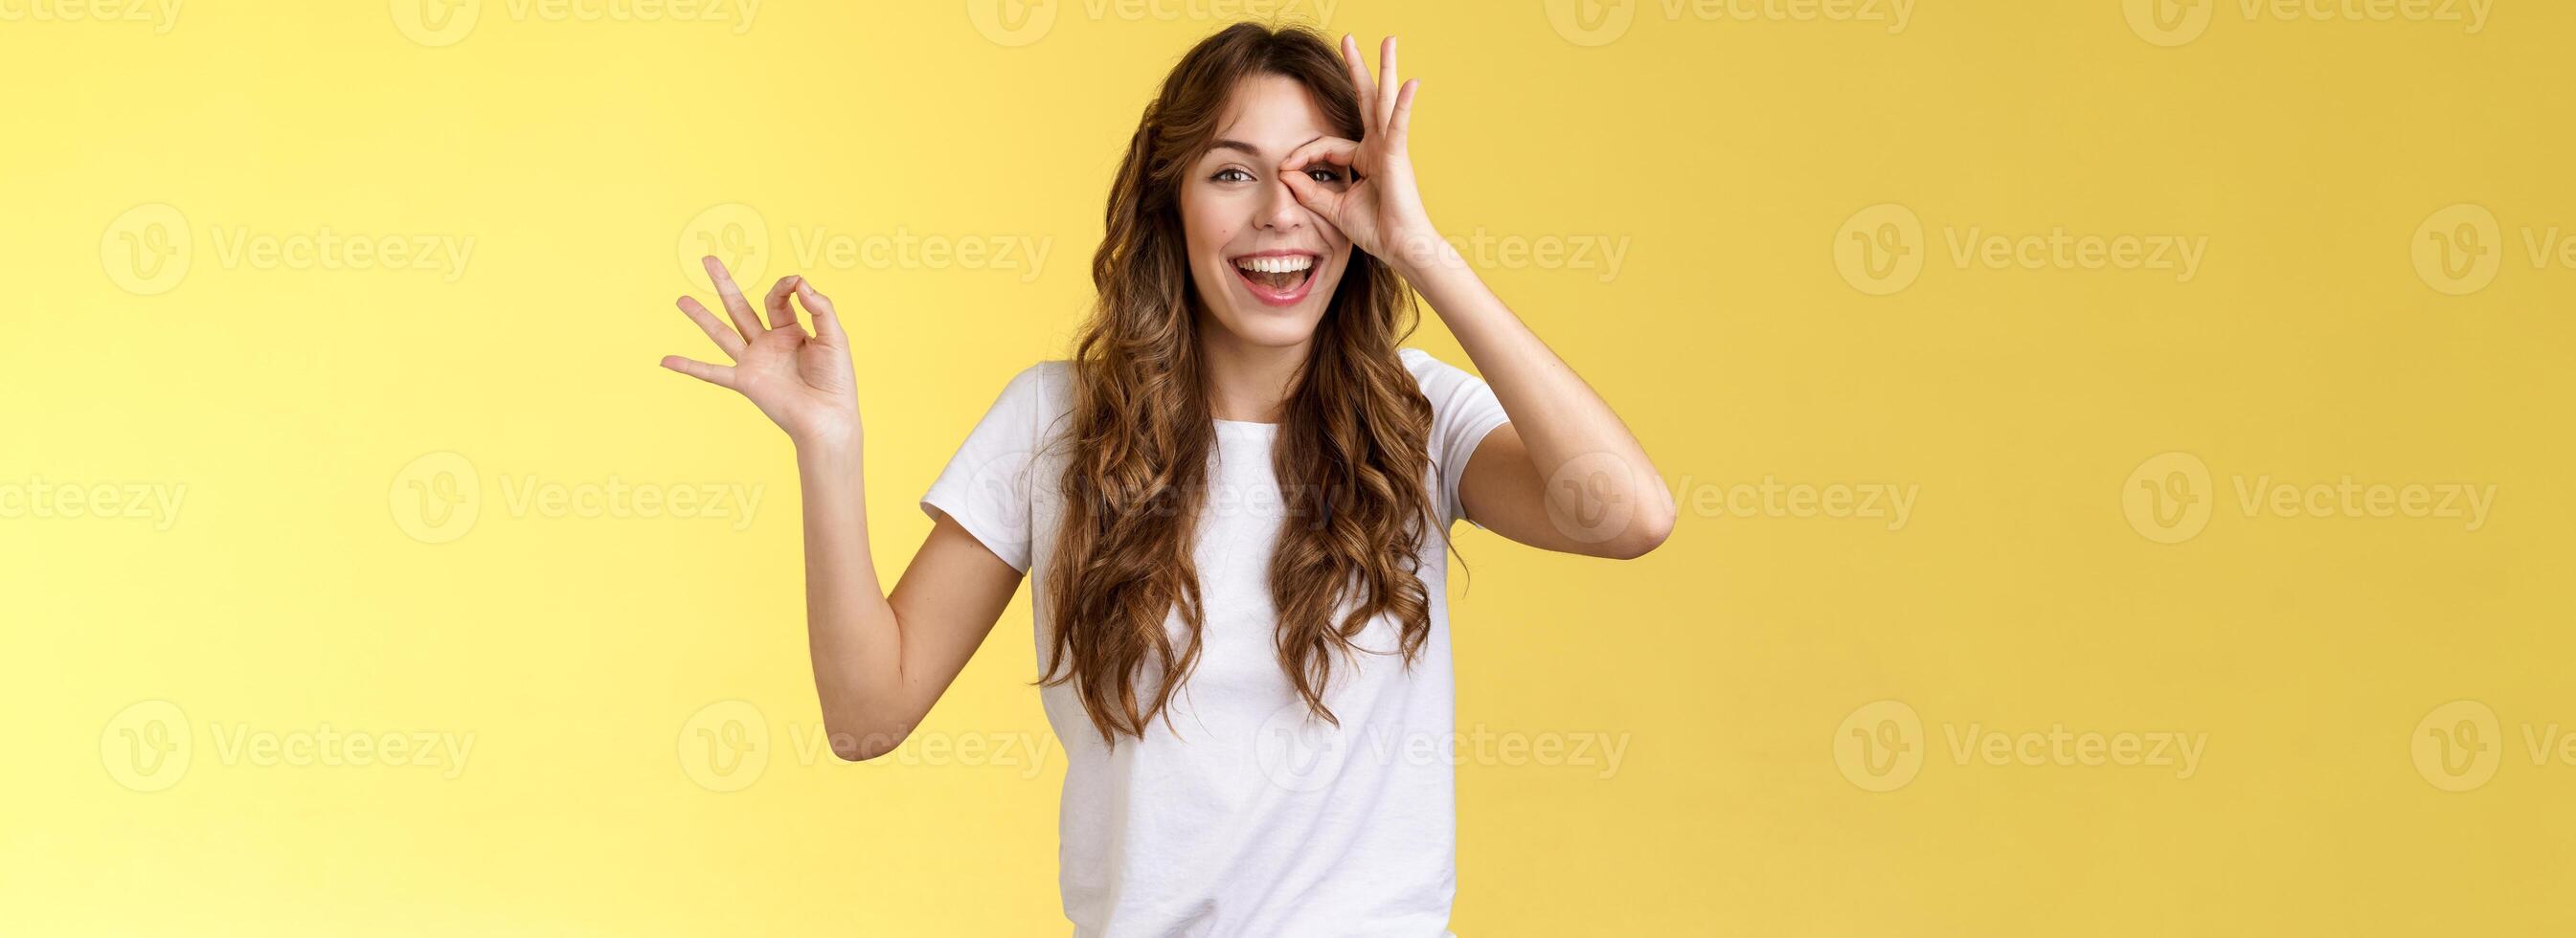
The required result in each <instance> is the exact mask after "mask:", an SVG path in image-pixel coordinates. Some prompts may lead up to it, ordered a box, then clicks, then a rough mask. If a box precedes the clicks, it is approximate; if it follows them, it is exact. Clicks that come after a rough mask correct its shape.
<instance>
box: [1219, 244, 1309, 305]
mask: <svg viewBox="0 0 2576 938" xmlns="http://www.w3.org/2000/svg"><path fill="white" fill-rule="evenodd" d="M1315 261H1316V258H1315V255H1312V254H1305V253H1300V252H1294V251H1291V252H1285V253H1265V254H1247V255H1245V256H1242V257H1238V258H1235V259H1234V273H1235V275H1236V276H1239V277H1241V278H1243V285H1244V288H1245V289H1247V290H1249V291H1251V293H1252V296H1253V298H1254V299H1257V300H1260V301H1261V302H1264V303H1267V304H1270V305H1272V306H1288V305H1291V304H1294V303H1296V302H1297V301H1299V300H1302V299H1305V298H1306V289H1307V287H1309V286H1311V285H1312V284H1313V283H1314V279H1315Z"/></svg>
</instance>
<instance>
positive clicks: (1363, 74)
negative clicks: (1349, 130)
mask: <svg viewBox="0 0 2576 938" xmlns="http://www.w3.org/2000/svg"><path fill="white" fill-rule="evenodd" d="M1342 68H1343V70H1344V71H1348V72H1350V73H1351V90H1352V91H1354V92H1357V93H1358V94H1359V98H1360V135H1361V136H1363V137H1365V136H1367V135H1368V129H1369V122H1370V121H1371V120H1374V119H1375V118H1376V116H1377V85H1375V84H1373V83H1371V82H1370V81H1369V73H1368V63H1367V62H1365V61H1363V60H1361V59H1360V41H1359V40H1357V39H1353V38H1351V36H1350V34H1349V33H1344V34H1342Z"/></svg>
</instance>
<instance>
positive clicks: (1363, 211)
mask: <svg viewBox="0 0 2576 938" xmlns="http://www.w3.org/2000/svg"><path fill="white" fill-rule="evenodd" d="M1342 64H1343V66H1344V67H1346V68H1348V69H1349V70H1350V73H1351V84H1352V85H1353V86H1355V87H1356V88H1357V89H1358V90H1359V97H1360V123H1361V125H1362V128H1363V133H1362V134H1361V135H1360V139H1359V140H1357V141H1351V140H1344V139H1342V138H1340V137H1325V138H1322V139H1319V140H1316V141H1313V142H1311V143H1308V144H1306V145H1305V146H1302V147H1298V148H1297V149H1296V150H1295V151H1294V152H1291V153H1289V154H1288V157H1287V158H1286V159H1283V160H1281V161H1279V169H1280V174H1281V177H1282V178H1284V179H1286V180H1287V182H1288V188H1289V190H1290V191H1291V192H1294V193H1296V195H1297V201H1298V202H1299V203H1301V204H1303V205H1305V206H1306V208H1307V209H1308V210H1311V211H1313V212H1314V213H1315V214H1317V215H1320V216H1323V218H1324V220H1325V221H1327V222H1331V223H1332V225H1333V227H1335V228H1339V229H1341V231H1342V234H1343V235H1344V236H1346V237H1348V238H1350V239H1351V244H1352V245H1353V246H1355V247H1357V248H1359V249H1360V250H1362V251H1366V252H1368V253H1369V254H1370V255H1371V256H1373V257H1376V258H1379V259H1380V260H1384V261H1386V262H1388V263H1390V264H1393V265H1395V267H1396V268H1397V269H1398V270H1407V269H1415V268H1419V267H1421V266H1424V265H1426V264H1429V263H1431V262H1432V261H1434V260H1435V259H1437V257H1438V256H1439V254H1440V252H1441V249H1443V248H1446V247H1447V246H1448V244H1447V242H1444V241H1442V240H1440V233H1439V231H1438V230H1437V229H1434V228H1433V227H1432V226H1431V217H1430V215H1429V214H1428V213H1426V212H1424V211H1423V209H1422V192H1421V190H1420V189H1418V188H1416V187H1415V185H1414V182H1413V159H1412V157H1410V156H1407V155H1406V154H1405V150H1404V138H1405V133H1406V130H1407V128H1409V127H1410V126H1411V124H1412V120H1413V92H1414V89H1415V88H1418V87H1420V86H1421V84H1422V82H1421V81H1419V80H1415V81H1408V82H1404V83H1403V84H1402V85H1401V86H1398V85H1397V84H1396V72H1395V37H1393V36H1388V37H1387V38H1386V42H1385V43H1384V44H1382V45H1380V46H1379V47H1378V73H1377V77H1376V78H1375V79H1374V80H1372V79H1371V78H1370V77H1369V72H1368V65H1367V64H1366V63H1364V62H1362V61H1361V60H1360V46H1359V42H1358V41H1357V40H1354V39H1352V38H1351V37H1349V36H1343V37H1342ZM1319 163H1329V164H1331V165H1332V166H1333V167H1335V168H1336V169H1337V170H1339V172H1340V173H1342V174H1346V175H1348V176H1350V177H1351V179H1352V181H1351V184H1350V185H1348V186H1346V187H1331V186H1327V185H1325V184H1324V183H1321V182H1318V181H1316V180H1315V179H1314V177H1312V176H1309V175H1307V172H1308V171H1309V170H1311V169H1313V168H1315V167H1316V164H1319Z"/></svg>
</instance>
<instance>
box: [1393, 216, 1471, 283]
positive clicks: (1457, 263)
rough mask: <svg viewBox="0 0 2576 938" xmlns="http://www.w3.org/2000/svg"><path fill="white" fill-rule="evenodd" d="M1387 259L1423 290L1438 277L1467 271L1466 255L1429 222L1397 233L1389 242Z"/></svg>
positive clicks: (1409, 280)
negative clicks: (1459, 251)
mask: <svg viewBox="0 0 2576 938" xmlns="http://www.w3.org/2000/svg"><path fill="white" fill-rule="evenodd" d="M1386 262H1387V264H1388V266H1391V267H1394V268H1395V271H1396V273H1399V274H1402V275H1404V279H1405V280H1406V281H1407V282H1410V283H1412V284H1413V285H1414V287H1415V288H1416V289H1420V288H1421V287H1423V286H1424V285H1425V284H1426V283H1428V282H1430V281H1431V280H1434V279H1436V278H1440V277H1445V276H1449V275H1452V274H1456V273H1461V272H1464V271H1466V270H1467V258H1466V256H1465V255H1462V254H1460V253H1458V246H1457V245H1454V244H1451V243H1449V239H1447V238H1443V237H1441V236H1440V232H1439V231H1438V230H1436V229H1433V228H1432V227H1431V226H1429V225H1422V226H1419V227H1416V228H1413V229H1412V230H1410V231H1408V232H1406V233H1404V234H1401V235H1398V236H1397V237H1396V238H1395V239H1393V241H1392V243H1391V244H1390V245H1389V250H1388V252H1387V257H1386Z"/></svg>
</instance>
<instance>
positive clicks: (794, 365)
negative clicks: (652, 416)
mask: <svg viewBox="0 0 2576 938" xmlns="http://www.w3.org/2000/svg"><path fill="white" fill-rule="evenodd" d="M706 265H707V276H709V277H711V278H713V279H714V280H715V284H716V294H717V295H718V296H721V297H722V298H723V299H724V306H725V312H727V313H729V314H731V316H732V318H733V324H732V325H730V326H728V325H726V324H725V323H724V321H723V320H720V319H717V318H716V315H715V314H714V313H712V312H708V311H707V308H706V307H705V306H704V305H701V304H700V303H699V302H698V301H697V299H696V298H695V297H687V296H684V297H681V298H680V312H683V313H687V314H688V316H689V319H690V321H692V322H695V323H697V324H698V328H699V329H700V330H703V331H705V332H706V334H707V338H709V339H713V340H715V343H716V348H718V349H721V350H723V351H724V353H725V354H726V355H728V356H731V357H732V358H733V362H734V363H733V364H732V365H712V364H708V363H706V362H702V361H697V360H694V359H688V358H682V357H680V356H678V355H671V356H666V357H664V358H663V359H662V367H664V368H668V369H671V370H672V371H676V372H679V373H681V374H684V375H688V376H690V377H692V378H696V379H698V380H701V381H705V382H707V383H709V384H713V385H717V386H719V387H726V388H731V389H733V390H734V391H736V392H739V393H741V394H742V396H744V397H746V398H750V399H751V402H752V403H753V404H754V405H757V406H758V407H759V408H760V412H761V413H764V414H767V415H769V419H770V421H771V422H773V423H776V424H778V428H779V429H781V430H785V431H787V436H788V437H789V438H790V439H793V440H795V441H796V444H797V445H798V446H806V445H813V444H824V445H833V444H848V443H856V442H858V440H859V397H858V380H857V377H856V376H855V375H854V374H853V373H852V372H851V370H850V337H849V335H848V334H846V333H844V332H842V331H841V320H840V317H838V316H836V315H834V314H833V312H832V300H831V298H829V297H826V296H824V295H823V294H822V293H821V292H820V291H817V290H815V289H814V285H813V284H811V283H807V282H806V281H805V278H804V277H803V276H800V275H795V274H790V275H788V276H785V277H780V278H778V285H777V286H774V287H771V288H770V289H769V297H768V301H767V305H768V307H769V320H768V323H767V324H766V325H763V324H762V322H761V318H760V316H759V314H757V313H755V312H753V311H752V308H751V303H750V301H749V300H746V299H744V298H743V295H742V288H740V287H737V286H734V282H733V274H732V273H730V272H728V271H726V270H725V268H724V264H723V263H721V262H719V261H717V260H716V259H715V258H713V257H710V258H707V259H706ZM790 294H793V295H794V296H795V297H796V302H797V303H801V304H803V305H804V307H805V312H806V314H807V315H808V316H811V317H812V318H813V320H814V333H813V334H812V335H807V334H806V333H805V330H804V328H803V327H801V326H799V325H797V323H796V310H795V309H794V307H793V306H791V305H790V304H789V302H788V296H789V295H790Z"/></svg>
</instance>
